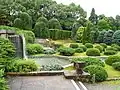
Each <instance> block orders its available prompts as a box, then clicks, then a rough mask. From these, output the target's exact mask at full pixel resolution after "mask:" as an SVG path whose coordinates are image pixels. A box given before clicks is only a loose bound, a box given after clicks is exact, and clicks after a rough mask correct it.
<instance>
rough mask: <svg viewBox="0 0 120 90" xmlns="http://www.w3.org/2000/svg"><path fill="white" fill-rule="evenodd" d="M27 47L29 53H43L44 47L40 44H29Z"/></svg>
mask: <svg viewBox="0 0 120 90" xmlns="http://www.w3.org/2000/svg"><path fill="white" fill-rule="evenodd" d="M26 49H27V53H28V55H34V54H40V53H43V47H42V46H41V45H40V44H27V46H26Z"/></svg>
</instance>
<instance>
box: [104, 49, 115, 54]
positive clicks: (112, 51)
mask: <svg viewBox="0 0 120 90" xmlns="http://www.w3.org/2000/svg"><path fill="white" fill-rule="evenodd" d="M115 54H116V51H114V50H106V51H105V52H104V55H115Z"/></svg>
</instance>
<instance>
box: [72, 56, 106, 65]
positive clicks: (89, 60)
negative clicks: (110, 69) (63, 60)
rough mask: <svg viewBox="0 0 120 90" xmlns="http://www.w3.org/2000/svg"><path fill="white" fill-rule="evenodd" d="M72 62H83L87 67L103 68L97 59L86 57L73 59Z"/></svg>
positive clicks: (102, 63)
mask: <svg viewBox="0 0 120 90" xmlns="http://www.w3.org/2000/svg"><path fill="white" fill-rule="evenodd" d="M72 61H73V62H77V61H83V62H85V66H89V65H97V66H102V67H104V66H105V64H104V62H102V61H101V60H100V59H98V58H90V57H87V58H73V60H72Z"/></svg>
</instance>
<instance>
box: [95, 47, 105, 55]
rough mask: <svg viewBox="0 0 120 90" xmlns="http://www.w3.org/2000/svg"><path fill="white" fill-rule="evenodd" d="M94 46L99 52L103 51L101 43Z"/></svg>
mask: <svg viewBox="0 0 120 90" xmlns="http://www.w3.org/2000/svg"><path fill="white" fill-rule="evenodd" d="M95 48H97V49H99V51H100V53H101V52H102V51H103V47H102V46H101V45H96V46H95Z"/></svg>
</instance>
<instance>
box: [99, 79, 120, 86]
mask: <svg viewBox="0 0 120 90" xmlns="http://www.w3.org/2000/svg"><path fill="white" fill-rule="evenodd" d="M100 83H102V84H109V85H120V80H115V81H104V82H100Z"/></svg>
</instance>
